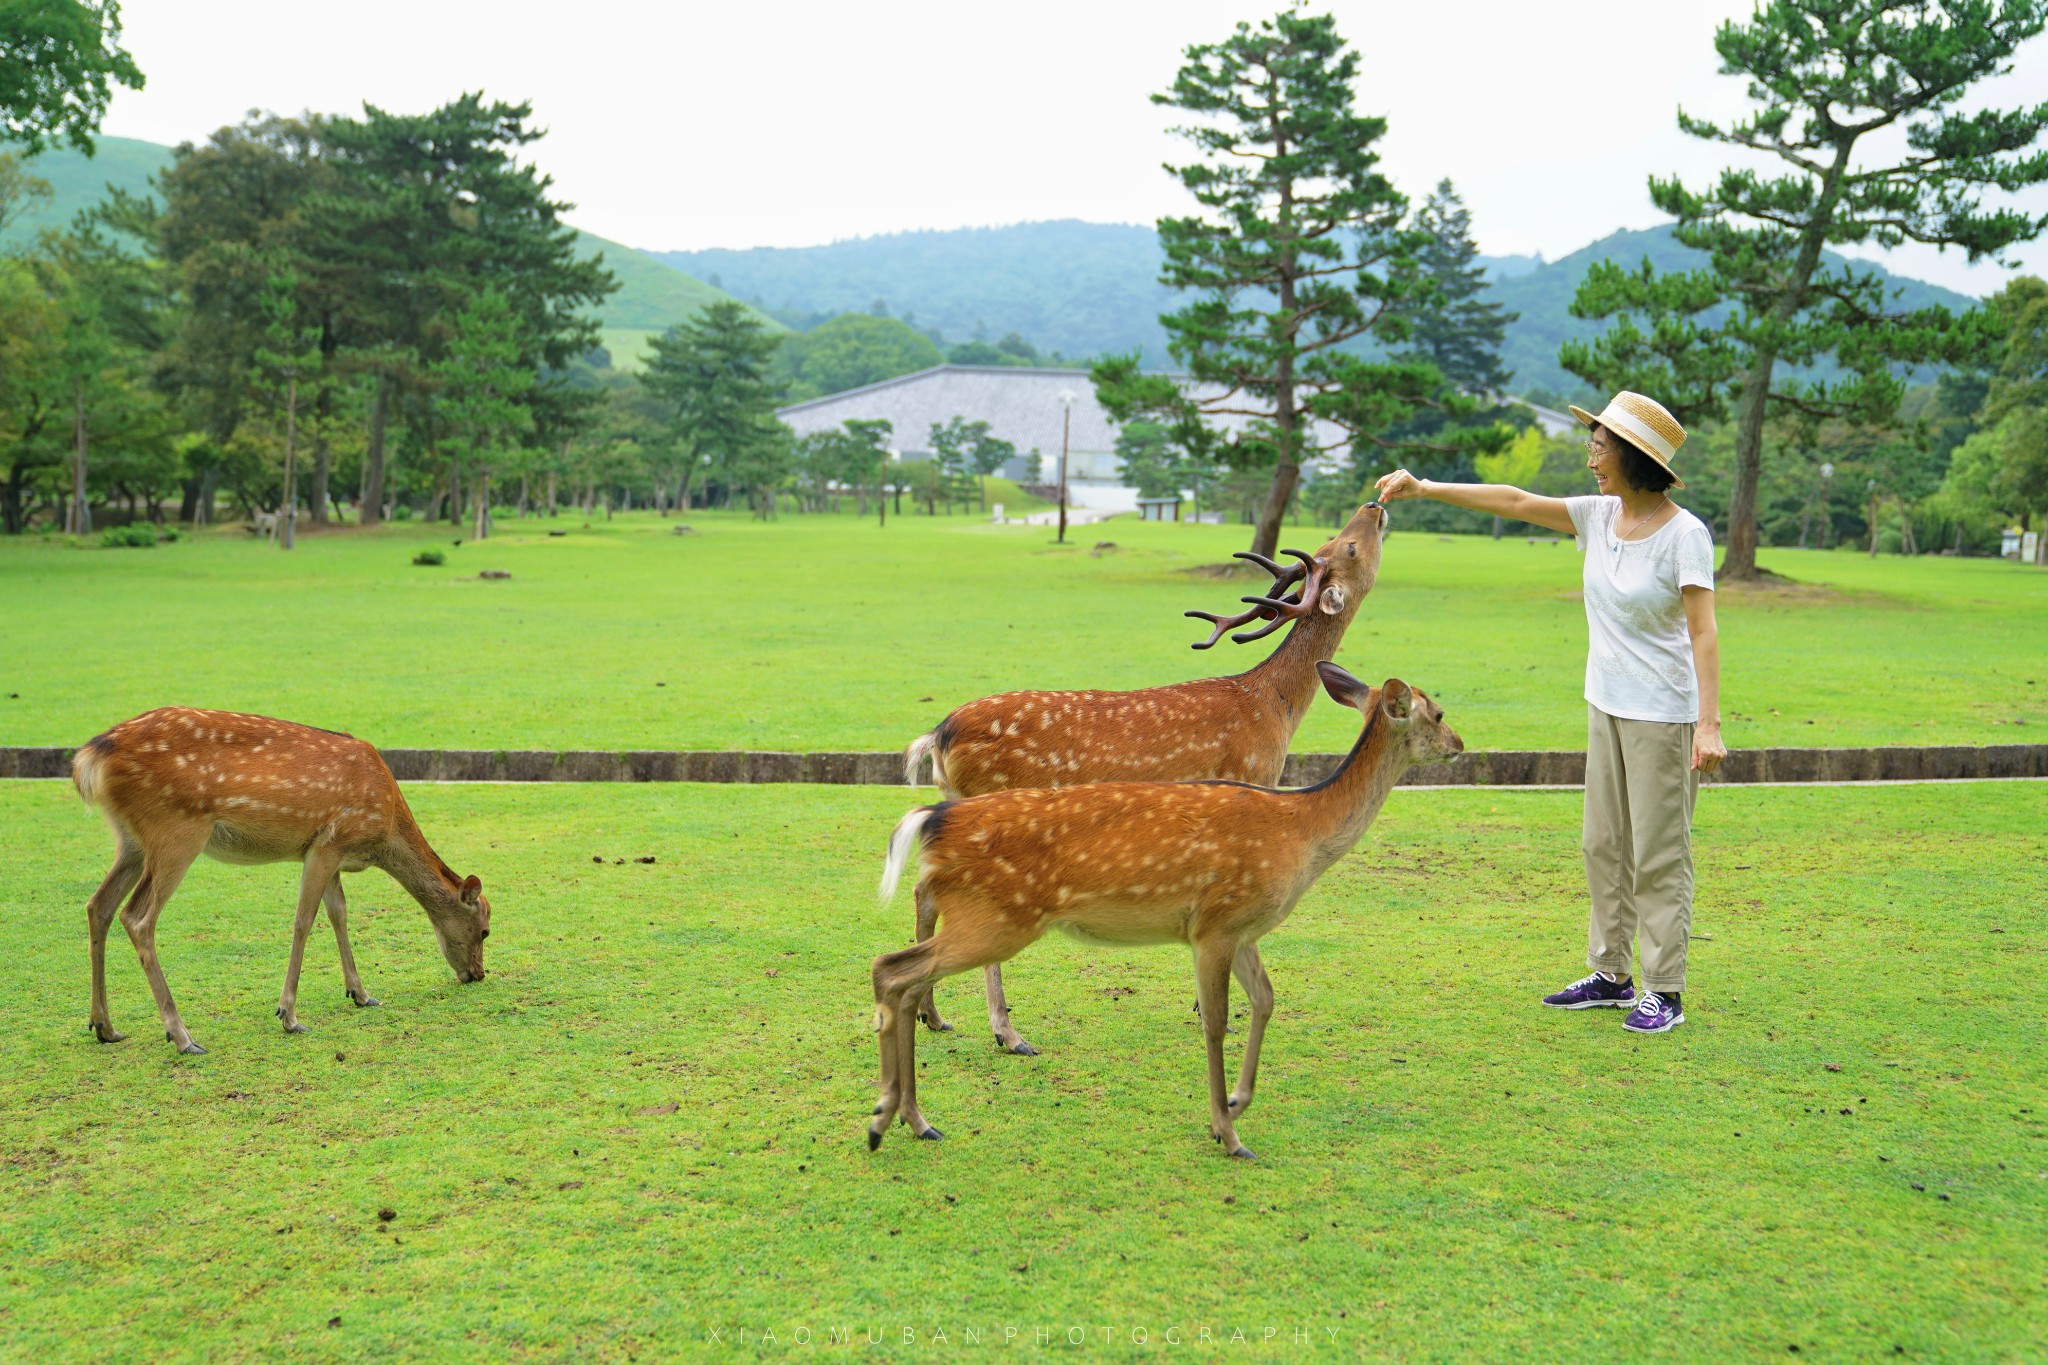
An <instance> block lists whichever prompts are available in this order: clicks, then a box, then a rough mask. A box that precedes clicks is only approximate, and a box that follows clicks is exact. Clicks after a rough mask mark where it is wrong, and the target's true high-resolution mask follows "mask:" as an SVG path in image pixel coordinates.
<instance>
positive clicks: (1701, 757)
mask: <svg viewBox="0 0 2048 1365" xmlns="http://www.w3.org/2000/svg"><path fill="white" fill-rule="evenodd" d="M1726 757H1728V746H1727V745H1725V744H1723V743H1722V742H1721V726H1720V724H1719V723H1718V722H1716V721H1702V722H1700V723H1699V724H1698V725H1695V726H1694V727H1693V731H1692V766H1693V769H1694V771H1696V772H1702V773H1710V772H1713V771H1714V770H1715V769H1717V768H1719V767H1720V766H1721V760H1722V759H1724V758H1726Z"/></svg>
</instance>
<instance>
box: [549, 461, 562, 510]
mask: <svg viewBox="0 0 2048 1365" xmlns="http://www.w3.org/2000/svg"><path fill="white" fill-rule="evenodd" d="M558 478H559V476H558V475H557V474H556V473H555V471H554V470H552V469H550V470H549V471H548V515H549V516H553V515H554V514H555V490H556V488H557V486H558V485H557V482H556V480H557V479H558Z"/></svg>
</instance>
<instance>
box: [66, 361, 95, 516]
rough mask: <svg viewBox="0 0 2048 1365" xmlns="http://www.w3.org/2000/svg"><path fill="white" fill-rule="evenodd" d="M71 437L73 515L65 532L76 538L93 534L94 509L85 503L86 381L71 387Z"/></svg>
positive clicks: (78, 382) (80, 381)
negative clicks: (73, 453) (73, 444)
mask: <svg viewBox="0 0 2048 1365" xmlns="http://www.w3.org/2000/svg"><path fill="white" fill-rule="evenodd" d="M71 396H72V402H73V406H72V418H71V435H72V439H73V441H74V443H75V458H74V461H73V463H72V466H71V513H70V515H69V517H68V518H67V524H66V526H65V528H64V529H65V530H66V531H68V532H69V533H70V534H72V535H74V536H86V535H91V534H92V508H91V507H89V506H87V505H86V501H85V381H84V380H79V381H77V382H76V383H74V384H73V385H72V386H71Z"/></svg>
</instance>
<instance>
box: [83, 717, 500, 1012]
mask: <svg viewBox="0 0 2048 1365" xmlns="http://www.w3.org/2000/svg"><path fill="white" fill-rule="evenodd" d="M71 777H72V781H73V782H74V783H75V784H76V785H77V787H78V794H79V795H80V796H82V797H84V798H85V801H86V803H87V804H88V805H91V806H96V807H98V809H99V811H100V813H101V814H102V815H103V816H105V817H106V821H107V824H108V825H109V826H111V827H112V829H113V831H114V838H115V840H116V843H117V848H116V851H115V854H114V866H113V868H112V870H111V871H109V872H108V873H107V878H106V880H105V881H104V882H102V883H100V889H99V890H98V891H96V892H94V893H93V897H92V899H91V901H89V902H87V904H86V908H85V917H86V925H87V928H88V929H89V930H90V931H91V936H92V1022H91V1025H90V1027H91V1029H92V1032H93V1034H94V1036H96V1037H97V1038H98V1039H99V1040H100V1041H101V1042H103V1043H118V1042H120V1041H121V1039H122V1038H123V1036H124V1035H123V1034H120V1033H117V1032H115V1031H114V1023H113V1018H112V1015H111V1014H110V1012H109V1011H108V1008H107V969H106V957H107V930H108V928H109V926H111V925H112V923H113V920H114V912H115V910H116V909H117V908H120V910H121V923H122V925H123V927H125V928H126V929H127V930H128V937H129V939H130V940H131V941H132V942H133V943H134V944H135V952H136V955H137V956H138V957H139V958H141V960H142V972H143V975H144V976H146V977H148V978H149V989H150V991H151V993H152V994H154V995H155V996H156V1009H157V1014H158V1015H159V1016H160V1017H161V1018H162V1021H163V1026H164V1037H165V1039H166V1040H168V1041H169V1042H171V1043H174V1044H176V1045H177V1048H178V1051H180V1052H188V1053H201V1052H204V1051H206V1049H205V1048H203V1047H201V1046H199V1044H198V1043H196V1042H194V1041H193V1040H192V1035H191V1033H190V1032H189V1031H188V1030H187V1029H186V1028H185V1021H184V1020H183V1019H182V1018H180V1017H179V1015H178V1007H177V1005H176V1004H175V1003H174V1002H173V1001H172V999H171V988H170V985H169V984H168V983H167V982H166V981H165V980H164V972H163V967H162V966H161V965H160V964H159V963H158V961H157V954H156V922H157V916H158V915H160V914H161V913H162V912H163V908H164V903H165V902H166V901H168V900H169V899H170V898H171V893H172V892H174V891H176V890H177V889H178V883H179V882H180V881H182V880H183V879H184V876H185V871H186V869H187V868H189V867H191V866H192V860H193V859H194V858H197V857H198V856H199V855H200V854H202V853H204V854H206V855H208V856H209V857H212V858H216V859H219V860H220V861H221V862H224V863H277V862H302V863H304V864H305V871H304V873H303V874H302V875H301V876H300V878H299V903H298V915H297V917H296V918H295V919H294V920H293V922H292V953H291V961H290V963H289V964H288V965H287V966H286V968H285V976H284V994H283V996H282V997H281V998H280V999H279V1000H278V1005H277V1016H278V1018H280V1019H282V1020H283V1021H284V1029H285V1032H287V1033H304V1032H306V1026H305V1025H304V1024H302V1023H300V1022H299V1016H298V993H299V965H300V963H301V962H302V961H303V959H304V957H305V952H306V936H307V935H308V934H310V933H311V932H312V929H313V919H314V916H315V915H316V914H317V913H318V911H319V908H320V905H321V902H322V901H325V902H326V905H327V918H328V921H329V922H330V923H331V924H333V926H334V939H335V942H336V944H337V945H339V947H340V949H341V975H342V982H343V985H344V987H345V989H346V991H347V993H348V998H349V999H350V1000H352V1001H354V1002H355V1003H356V1004H357V1005H374V1004H376V1003H378V1002H377V1001H376V1000H374V999H372V998H371V997H370V993H369V992H368V991H366V990H364V989H363V982H362V978H361V977H360V976H358V975H357V974H356V960H355V955H354V954H353V953H352V952H351V951H350V950H349V944H348V904H347V901H346V900H345V899H344V898H343V896H342V891H341V878H340V876H339V874H340V873H343V872H360V871H362V870H363V869H364V868H366V867H378V868H382V869H383V870H384V871H386V872H388V873H390V874H391V877H392V879H393V880H394V881H396V882H397V883H398V884H399V885H400V886H402V887H404V888H405V889H406V890H407V891H409V892H411V893H412V898H413V899H414V900H416V901H418V902H419V903H420V907H421V908H422V909H424V910H425V911H426V912H427V920H428V922H429V923H430V924H432V925H433V928H434V937H435V938H436V939H437V940H438V941H439V943H440V945H441V954H442V956H443V957H445V958H447V960H448V965H449V966H450V967H452V968H454V969H455V975H456V977H457V979H459V980H461V981H466V982H467V981H481V980H483V976H484V947H483V944H484V940H485V939H487V938H489V937H490V936H491V905H490V902H489V901H487V900H485V899H484V894H483V885H482V883H481V882H479V881H478V880H477V879H476V878H475V877H466V878H465V877H458V876H456V875H455V873H454V872H452V871H450V870H449V867H448V864H446V863H444V862H442V861H441V859H440V857H439V856H438V855H436V854H435V852H434V850H433V849H432V848H430V847H428V845H427V841H426V839H425V837H424V836H423V835H421V833H420V828H419V826H418V825H417V824H416V823H414V821H413V818H412V811H411V810H410V809H409V808H408V807H407V806H406V804H405V797H404V796H403V795H402V794H401V793H400V792H399V790H398V783H397V782H396V781H395V780H394V779H393V778H392V776H391V770H390V769H389V768H387V767H386V766H384V760H383V758H382V757H381V756H380V755H379V754H378V753H377V751H376V750H375V749H374V748H372V747H371V746H370V745H368V744H365V743H364V742H363V741H362V740H359V739H354V738H351V737H350V736H348V735H344V734H338V733H336V732H334V731H332V730H316V729H314V728H313V727H311V726H308V725H294V724H292V723H291V722H290V721H283V720H270V719H267V718H265V717H263V716H245V715H240V714H238V713H236V712H232V711H201V710H195V709H193V708H191V707H184V706H167V707H163V708H160V709H158V710H155V711H148V712H145V713H144V714H142V715H139V716H137V717H135V718H134V719H133V720H126V721H122V722H121V723H120V724H119V725H116V726H115V727H114V728H113V729H111V730H109V731H107V732H106V733H105V734H103V735H100V736H98V737H97V738H95V739H93V740H92V741H91V742H90V743H88V744H87V745H86V746H85V747H84V748H82V749H80V750H79V751H78V753H77V754H76V755H75V756H74V757H73V758H72V760H71ZM131 890H132V891H133V893H134V894H133V895H132V896H130V895H129V893H130V891H131ZM124 896H125V897H128V903H127V906H126V907H125V908H121V901H122V898H123V897H124Z"/></svg>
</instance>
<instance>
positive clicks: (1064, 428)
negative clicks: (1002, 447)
mask: <svg viewBox="0 0 2048 1365" xmlns="http://www.w3.org/2000/svg"><path fill="white" fill-rule="evenodd" d="M1080 401H1081V396H1080V395H1079V394H1077V393H1075V392H1074V391H1073V390H1072V389H1061V390H1060V534H1059V541H1058V543H1059V544H1061V545H1064V544H1066V543H1067V434H1068V432H1069V431H1070V430H1071V429H1072V427H1073V423H1074V404H1076V403H1078V402H1080Z"/></svg>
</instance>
